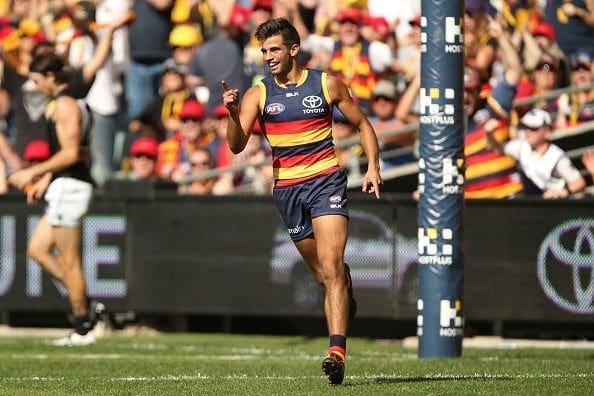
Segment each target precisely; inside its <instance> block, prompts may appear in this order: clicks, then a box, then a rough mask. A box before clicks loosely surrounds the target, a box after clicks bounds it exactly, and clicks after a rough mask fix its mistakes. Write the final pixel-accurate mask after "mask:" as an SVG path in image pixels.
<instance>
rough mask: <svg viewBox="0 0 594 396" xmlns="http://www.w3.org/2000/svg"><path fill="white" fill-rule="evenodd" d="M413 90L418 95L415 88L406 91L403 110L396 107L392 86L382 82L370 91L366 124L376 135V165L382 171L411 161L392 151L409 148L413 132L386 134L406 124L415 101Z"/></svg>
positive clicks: (394, 86) (393, 87)
mask: <svg viewBox="0 0 594 396" xmlns="http://www.w3.org/2000/svg"><path fill="white" fill-rule="evenodd" d="M413 90H415V91H418V87H416V86H415V87H414V88H411V89H410V90H409V93H408V94H406V98H404V100H403V102H402V105H403V106H400V104H399V97H398V92H397V90H396V85H395V84H394V83H393V82H392V81H390V80H384V79H382V80H379V81H378V82H377V83H376V84H375V86H374V87H373V91H372V93H373V97H372V100H371V116H370V117H369V122H371V125H373V128H374V129H375V132H376V133H377V135H378V136H377V138H378V142H379V145H380V154H381V155H380V165H381V166H382V168H384V169H386V168H390V167H393V166H396V165H400V164H403V163H406V162H410V161H413V160H414V158H413V155H412V152H408V153H398V152H397V151H396V152H394V151H392V150H398V149H400V148H402V147H410V146H412V144H413V143H414V141H415V135H416V134H415V132H414V131H413V132H405V133H399V134H395V135H394V134H390V135H387V133H388V132H394V131H396V130H398V129H399V128H402V127H403V126H405V125H406V124H407V122H408V120H407V119H406V118H407V117H408V115H409V114H410V109H411V105H412V102H413V101H414V99H415V98H416V92H412V91H413ZM411 99H412V100H411ZM405 103H406V104H407V105H408V106H409V107H408V108H407V110H404V105H405ZM399 107H400V109H399ZM399 112H400V113H399ZM404 113H406V114H404ZM401 117H402V118H401Z"/></svg>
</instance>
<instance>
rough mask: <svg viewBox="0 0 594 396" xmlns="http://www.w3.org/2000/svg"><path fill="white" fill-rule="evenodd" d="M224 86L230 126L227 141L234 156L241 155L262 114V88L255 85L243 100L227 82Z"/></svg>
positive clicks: (224, 102)
mask: <svg viewBox="0 0 594 396" xmlns="http://www.w3.org/2000/svg"><path fill="white" fill-rule="evenodd" d="M221 84H223V104H224V105H225V106H226V107H227V110H229V124H228V125H227V140H228V141H229V148H230V149H231V151H232V152H233V153H234V154H239V153H240V152H242V151H243V149H244V148H245V146H246V144H247V142H248V140H249V138H250V135H251V134H252V126H253V125H254V122H255V121H256V119H257V118H258V116H259V114H260V87H259V86H257V85H255V86H253V87H251V88H250V89H248V91H247V92H246V93H245V95H244V96H243V99H242V100H241V110H240V106H239V103H240V98H239V90H238V89H234V88H230V87H229V85H228V84H227V82H226V81H221Z"/></svg>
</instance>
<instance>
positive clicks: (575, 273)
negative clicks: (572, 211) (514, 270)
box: [537, 219, 594, 315]
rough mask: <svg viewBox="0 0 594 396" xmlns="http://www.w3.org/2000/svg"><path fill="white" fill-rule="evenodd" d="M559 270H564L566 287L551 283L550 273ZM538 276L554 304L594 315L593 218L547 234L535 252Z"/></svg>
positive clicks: (564, 226) (576, 311) (558, 228)
mask: <svg viewBox="0 0 594 396" xmlns="http://www.w3.org/2000/svg"><path fill="white" fill-rule="evenodd" d="M559 270H565V272H566V274H565V275H566V278H567V282H568V284H566V285H559V284H553V282H552V281H551V276H550V275H551V273H552V272H553V271H559ZM537 276H538V280H539V282H540V285H541V287H542V289H543V291H544V293H545V294H546V296H547V297H548V298H549V299H550V300H551V301H552V302H553V303H554V304H555V305H557V306H558V307H560V308H562V309H564V310H567V311H569V312H571V313H575V314H581V315H589V314H594V219H575V220H570V221H566V222H564V223H562V224H561V225H559V226H557V227H555V228H554V229H553V230H552V231H551V232H549V234H548V235H547V237H546V238H545V240H544V241H543V243H542V245H541V246H540V251H539V252H538V261H537ZM568 286H569V287H568Z"/></svg>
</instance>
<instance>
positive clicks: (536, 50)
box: [522, 20, 570, 87]
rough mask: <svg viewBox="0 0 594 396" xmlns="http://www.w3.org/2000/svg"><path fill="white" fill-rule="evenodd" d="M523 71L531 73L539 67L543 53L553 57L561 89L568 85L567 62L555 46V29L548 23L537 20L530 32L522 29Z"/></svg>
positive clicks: (565, 56) (562, 53)
mask: <svg viewBox="0 0 594 396" xmlns="http://www.w3.org/2000/svg"><path fill="white" fill-rule="evenodd" d="M522 43H523V53H522V56H523V59H524V69H525V70H526V71H527V72H532V71H534V70H535V69H536V67H537V66H538V65H539V63H540V60H541V57H542V56H543V53H545V54H547V55H549V56H551V57H553V58H554V59H555V60H556V64H557V65H558V68H559V82H558V85H559V86H561V87H564V86H567V85H569V83H570V81H569V61H568V59H567V55H566V54H565V53H564V52H563V51H562V50H561V48H560V47H559V44H557V34H556V32H555V28H554V27H553V25H551V24H550V23H548V22H546V21H544V20H539V21H538V22H537V23H536V24H535V25H534V27H533V28H532V30H530V29H524V31H523V33H522Z"/></svg>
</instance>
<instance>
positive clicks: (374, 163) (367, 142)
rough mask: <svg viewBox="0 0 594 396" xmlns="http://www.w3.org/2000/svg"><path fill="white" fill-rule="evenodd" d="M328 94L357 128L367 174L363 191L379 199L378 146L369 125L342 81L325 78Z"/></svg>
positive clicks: (373, 131)
mask: <svg viewBox="0 0 594 396" xmlns="http://www.w3.org/2000/svg"><path fill="white" fill-rule="evenodd" d="M327 86H328V93H329V94H330V99H331V101H332V103H333V104H334V105H335V106H337V107H338V109H339V110H340V111H341V112H342V114H344V116H345V117H346V118H347V119H348V120H349V121H350V122H351V123H352V124H353V125H355V126H356V127H357V129H358V130H359V133H360V137H361V145H362V146H363V150H364V151H365V155H366V156H367V160H368V164H367V173H366V174H365V176H364V177H363V188H362V189H363V191H364V192H368V193H370V194H375V196H376V197H377V198H379V186H380V184H382V183H383V181H382V178H381V176H380V174H379V169H380V166H379V145H378V142H377V136H376V134H375V130H374V129H373V126H371V123H370V122H369V120H368V119H367V117H366V116H365V114H364V113H363V111H362V110H361V108H360V107H359V106H358V105H357V104H356V103H355V102H354V101H353V98H352V97H351V94H350V93H349V91H348V89H347V87H346V86H345V85H344V83H343V82H342V81H340V80H339V79H338V78H336V77H333V76H328V77H327Z"/></svg>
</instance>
